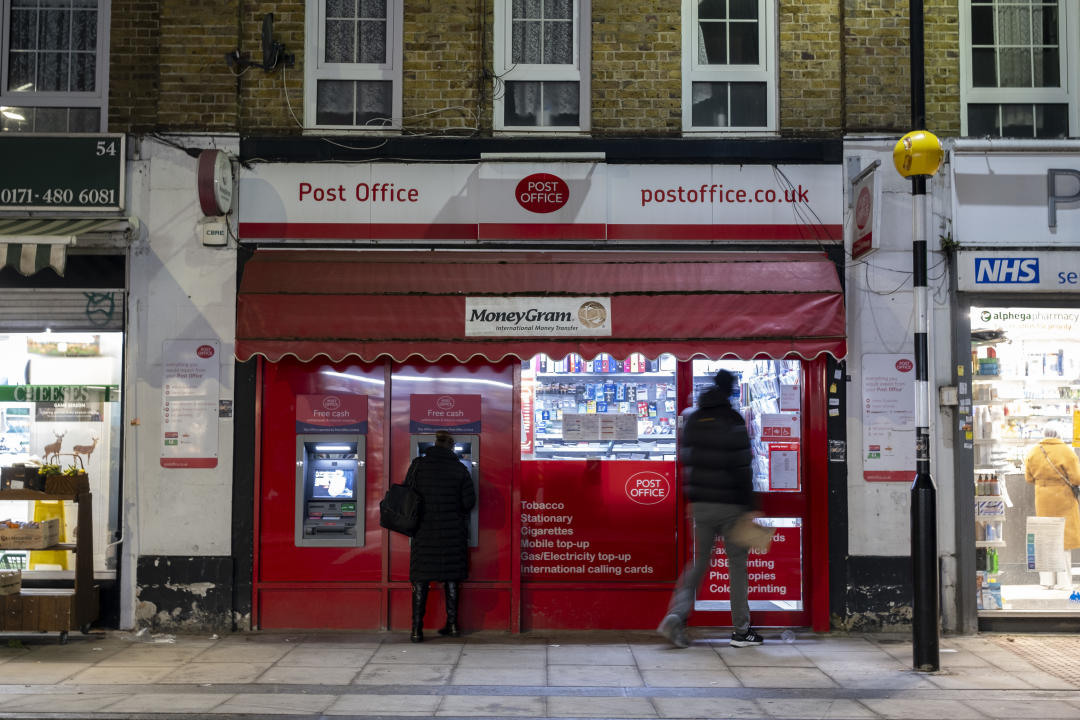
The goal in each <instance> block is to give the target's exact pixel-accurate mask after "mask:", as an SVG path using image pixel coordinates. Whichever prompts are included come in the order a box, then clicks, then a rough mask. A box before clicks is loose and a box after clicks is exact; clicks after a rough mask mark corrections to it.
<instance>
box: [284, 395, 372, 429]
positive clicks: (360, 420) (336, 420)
mask: <svg viewBox="0 0 1080 720" xmlns="http://www.w3.org/2000/svg"><path fill="white" fill-rule="evenodd" d="M367 414H368V399H367V395H347V394H341V393H336V394H334V395H297V396H296V432H297V433H359V434H361V435H366V434H367V424H368V416H367Z"/></svg>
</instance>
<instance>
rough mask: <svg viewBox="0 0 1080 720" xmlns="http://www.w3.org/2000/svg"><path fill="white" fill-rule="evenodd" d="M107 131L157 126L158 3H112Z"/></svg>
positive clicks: (155, 0) (125, 0)
mask: <svg viewBox="0 0 1080 720" xmlns="http://www.w3.org/2000/svg"><path fill="white" fill-rule="evenodd" d="M111 15H112V28H111V34H110V37H109V130H110V131H111V132H130V131H134V132H139V131H145V130H150V129H153V128H155V127H156V126H157V105H158V68H159V67H160V57H159V55H158V38H159V22H160V17H161V2H160V0H112V12H111Z"/></svg>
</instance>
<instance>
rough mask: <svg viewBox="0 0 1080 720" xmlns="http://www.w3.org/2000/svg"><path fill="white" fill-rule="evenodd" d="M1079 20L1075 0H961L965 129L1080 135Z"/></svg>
mask: <svg viewBox="0 0 1080 720" xmlns="http://www.w3.org/2000/svg"><path fill="white" fill-rule="evenodd" d="M1070 6H1071V7H1070ZM1078 23H1080V13H1078V12H1077V5H1076V3H1075V2H1060V1H1059V0H1024V1H1023V2H1021V1H1020V0H963V1H962V2H961V12H960V38H961V46H962V47H963V54H962V56H961V63H960V73H961V105H962V108H963V109H962V113H961V134H963V135H965V136H968V137H985V136H990V137H1013V138H1063V137H1067V136H1070V135H1073V136H1075V135H1077V134H1080V123H1078V116H1080V110H1078V108H1077V97H1078V89H1080V80H1078V79H1077V72H1076V67H1077V62H1080V58H1078V54H1080V29H1078V27H1077V24H1078ZM1070 69H1071V71H1070Z"/></svg>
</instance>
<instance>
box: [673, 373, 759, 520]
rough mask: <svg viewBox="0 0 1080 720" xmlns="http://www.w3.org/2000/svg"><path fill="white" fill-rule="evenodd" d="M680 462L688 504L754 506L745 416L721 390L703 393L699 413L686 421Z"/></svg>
mask: <svg viewBox="0 0 1080 720" xmlns="http://www.w3.org/2000/svg"><path fill="white" fill-rule="evenodd" d="M679 460H681V461H682V464H683V468H684V472H683V492H684V493H685V495H686V499H687V501H689V502H692V503H693V502H710V503H728V504H732V505H748V506H749V505H752V504H753V503H754V480H753V478H754V475H753V470H752V469H751V467H750V463H751V461H752V460H753V454H752V453H751V451H750V435H749V433H748V432H747V430H746V422H745V421H744V420H743V417H742V415H740V414H739V413H738V411H737V410H735V409H734V408H733V407H731V399H730V398H729V397H728V396H727V395H726V393H724V392H723V391H722V390H721V389H720V388H715V387H714V388H710V389H709V390H706V391H705V392H703V393H702V394H701V397H700V398H698V407H697V410H695V411H694V412H692V413H691V414H690V416H689V417H688V418H687V419H686V424H685V426H684V427H683V431H682V445H681V447H680V448H679Z"/></svg>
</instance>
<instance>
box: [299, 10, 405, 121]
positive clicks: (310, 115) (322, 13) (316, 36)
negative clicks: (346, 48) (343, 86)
mask: <svg viewBox="0 0 1080 720" xmlns="http://www.w3.org/2000/svg"><path fill="white" fill-rule="evenodd" d="M404 6H405V2H404V0H386V62H382V63H329V62H326V61H325V60H323V58H324V57H325V53H324V52H323V50H324V48H325V46H326V22H325V20H326V0H314V2H307V3H305V12H304V129H305V130H349V131H355V132H364V133H385V132H398V131H400V130H401V120H402V117H401V116H402V106H403V100H402V64H403V54H404V50H403V45H404V43H405V38H404ZM319 80H377V81H390V82H391V87H392V90H391V93H390V111H391V112H390V114H391V117H390V123H389V124H386V125H378V126H365V125H319V124H318V123H317V122H316V118H317V117H318V82H319Z"/></svg>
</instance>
